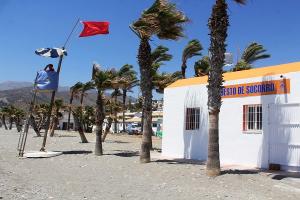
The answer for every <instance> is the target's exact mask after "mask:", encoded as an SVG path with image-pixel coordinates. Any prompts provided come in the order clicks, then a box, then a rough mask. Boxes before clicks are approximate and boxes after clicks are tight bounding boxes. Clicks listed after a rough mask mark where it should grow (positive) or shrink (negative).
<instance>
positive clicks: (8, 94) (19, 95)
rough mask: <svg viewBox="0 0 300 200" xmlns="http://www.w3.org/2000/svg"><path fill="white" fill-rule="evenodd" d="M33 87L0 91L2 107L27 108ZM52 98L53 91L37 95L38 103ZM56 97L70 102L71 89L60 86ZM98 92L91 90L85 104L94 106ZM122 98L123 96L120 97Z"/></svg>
mask: <svg viewBox="0 0 300 200" xmlns="http://www.w3.org/2000/svg"><path fill="white" fill-rule="evenodd" d="M31 90H32V87H24V88H18V89H10V90H2V91H0V107H3V106H7V105H14V106H16V107H19V108H22V109H25V110H27V109H28V106H29V103H30V101H31V99H32V94H33V93H32V91H31ZM106 96H110V94H108V93H107V94H106ZM50 98H51V93H38V95H37V103H49V102H50ZM56 98H60V99H63V100H64V103H65V104H68V103H69V98H70V97H69V91H68V90H66V89H65V88H62V90H61V88H60V90H59V91H58V92H57V96H56ZM96 98H97V93H96V91H90V92H89V93H88V94H87V96H86V97H85V98H84V104H85V105H89V106H93V105H95V103H96ZM129 98H130V99H131V101H132V102H135V101H136V99H135V98H133V97H129ZM119 100H121V97H119ZM73 103H74V104H75V105H76V104H77V105H79V100H78V99H74V101H73Z"/></svg>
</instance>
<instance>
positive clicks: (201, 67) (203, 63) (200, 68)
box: [194, 56, 210, 77]
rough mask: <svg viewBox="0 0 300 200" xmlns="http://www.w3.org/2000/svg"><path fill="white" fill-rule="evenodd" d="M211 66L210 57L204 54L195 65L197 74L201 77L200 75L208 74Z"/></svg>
mask: <svg viewBox="0 0 300 200" xmlns="http://www.w3.org/2000/svg"><path fill="white" fill-rule="evenodd" d="M209 68H210V64H209V57H208V56H203V57H202V58H201V59H200V60H198V61H197V62H195V65H194V70H195V76H196V77H199V76H206V75H208V72H209Z"/></svg>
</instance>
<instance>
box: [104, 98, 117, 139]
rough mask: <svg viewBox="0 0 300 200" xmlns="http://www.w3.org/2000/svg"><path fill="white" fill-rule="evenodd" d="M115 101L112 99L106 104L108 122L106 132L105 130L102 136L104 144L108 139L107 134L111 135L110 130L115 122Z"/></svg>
mask: <svg viewBox="0 0 300 200" xmlns="http://www.w3.org/2000/svg"><path fill="white" fill-rule="evenodd" d="M115 106H116V105H115V101H114V100H112V99H108V100H107V101H106V103H105V108H106V109H105V112H106V115H107V117H106V120H107V124H106V126H105V130H104V134H103V135H102V138H101V140H102V142H104V141H105V139H106V136H107V134H108V133H109V131H110V128H111V125H112V122H113V110H114V109H115V108H114V107H115Z"/></svg>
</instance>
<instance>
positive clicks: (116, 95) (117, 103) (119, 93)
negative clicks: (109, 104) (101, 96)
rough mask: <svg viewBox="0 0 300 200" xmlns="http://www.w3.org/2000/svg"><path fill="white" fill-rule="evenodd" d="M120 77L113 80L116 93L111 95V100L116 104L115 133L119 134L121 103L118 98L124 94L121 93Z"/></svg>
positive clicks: (114, 110)
mask: <svg viewBox="0 0 300 200" xmlns="http://www.w3.org/2000/svg"><path fill="white" fill-rule="evenodd" d="M116 79H118V77H115V78H114V80H112V87H113V89H114V91H113V92H112V93H111V98H113V99H114V104H115V107H114V109H113V112H114V117H113V119H114V133H117V132H118V128H117V127H118V110H119V109H118V108H119V102H118V96H121V95H122V93H121V91H120V90H119V87H120V82H119V81H118V80H116Z"/></svg>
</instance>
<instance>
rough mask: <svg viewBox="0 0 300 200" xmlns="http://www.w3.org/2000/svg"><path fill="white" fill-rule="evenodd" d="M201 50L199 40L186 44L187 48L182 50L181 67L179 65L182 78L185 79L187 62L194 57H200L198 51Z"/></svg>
mask: <svg viewBox="0 0 300 200" xmlns="http://www.w3.org/2000/svg"><path fill="white" fill-rule="evenodd" d="M202 49H203V47H202V45H201V44H200V42H199V40H196V39H194V40H191V41H189V42H188V44H187V46H186V47H185V48H184V50H183V52H182V59H181V60H182V65H181V73H182V77H183V78H186V77H185V71H186V68H187V64H186V63H187V60H188V59H190V58H192V57H194V56H200V55H201V53H200V51H201V50H202Z"/></svg>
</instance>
